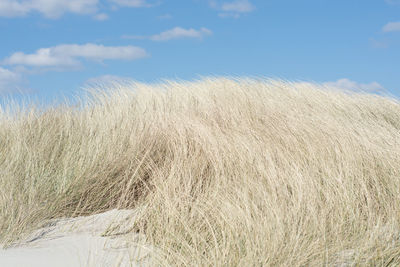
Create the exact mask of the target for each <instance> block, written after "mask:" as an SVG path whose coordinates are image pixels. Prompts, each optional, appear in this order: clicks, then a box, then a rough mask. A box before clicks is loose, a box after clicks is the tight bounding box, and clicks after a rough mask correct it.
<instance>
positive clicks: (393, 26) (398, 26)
mask: <svg viewBox="0 0 400 267" xmlns="http://www.w3.org/2000/svg"><path fill="white" fill-rule="evenodd" d="M382 31H383V32H395V31H400V21H397V22H389V23H388V24H386V25H385V26H383V28H382Z"/></svg>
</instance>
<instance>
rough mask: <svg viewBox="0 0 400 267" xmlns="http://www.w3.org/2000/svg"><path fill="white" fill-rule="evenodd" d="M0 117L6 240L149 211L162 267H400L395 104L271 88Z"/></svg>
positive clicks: (174, 89)
mask: <svg viewBox="0 0 400 267" xmlns="http://www.w3.org/2000/svg"><path fill="white" fill-rule="evenodd" d="M114 87H115V88H112V89H113V90H108V91H107V90H106V91H104V90H102V89H101V90H95V89H94V90H92V95H91V97H90V98H89V99H87V100H84V101H82V104H81V105H80V106H79V107H67V106H64V107H57V108H53V109H49V110H47V111H45V112H40V111H35V110H34V109H33V108H32V109H26V110H20V111H19V112H17V113H16V114H15V113H13V114H11V113H7V112H5V111H0V239H1V241H2V242H4V243H6V244H10V242H13V241H15V240H17V239H18V238H19V237H20V236H21V235H22V234H23V233H26V232H29V231H31V230H32V229H34V228H35V227H39V226H40V225H42V224H43V223H44V222H46V220H48V219H52V218H57V217H64V216H69V217H70V216H77V215H88V214H94V213H99V212H101V211H105V210H109V209H113V208H123V209H134V208H136V207H142V208H143V212H142V215H141V216H140V218H139V219H138V221H137V223H135V224H134V225H132V231H139V232H141V233H144V234H145V236H146V237H147V241H148V242H149V243H150V244H152V245H153V246H154V247H156V248H157V249H158V251H159V252H158V253H159V257H160V260H161V261H162V262H163V265H182V266H184V265H186V266H235V265H239V266H277V265H278V266H279V265H281V266H306V265H314V266H315V265H316V266H321V265H329V266H331V265H337V266H339V265H341V264H346V263H347V264H369V265H381V266H387V265H391V266H398V265H400V103H399V102H398V101H397V100H394V99H391V98H386V97H381V96H376V95H370V94H364V93H354V92H353V93H351V92H341V91H337V90H334V89H332V88H322V87H321V86H318V85H315V84H314V85H313V84H301V83H288V82H282V81H266V80H246V79H240V80H233V79H223V78H220V79H205V80H202V81H199V82H193V83H191V82H179V83H178V82H177V83H175V82H166V83H163V84H159V85H144V84H130V85H124V86H118V85H116V86H114Z"/></svg>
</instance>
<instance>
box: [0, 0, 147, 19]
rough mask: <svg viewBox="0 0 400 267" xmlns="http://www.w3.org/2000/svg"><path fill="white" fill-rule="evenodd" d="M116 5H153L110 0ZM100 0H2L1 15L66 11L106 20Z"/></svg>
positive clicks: (55, 14) (56, 15) (134, 0)
mask: <svg viewBox="0 0 400 267" xmlns="http://www.w3.org/2000/svg"><path fill="white" fill-rule="evenodd" d="M108 2H109V3H111V4H114V5H115V7H151V6H154V4H149V3H147V1H146V0H108ZM100 6H104V5H100V0H0V17H22V16H26V15H28V14H30V13H32V12H38V13H40V14H42V15H44V16H45V17H47V18H52V19H55V18H59V17H60V16H62V15H63V14H65V13H74V14H85V15H94V18H95V19H97V20H105V19H107V18H108V16H107V15H106V14H104V13H100V14H96V13H97V12H98V10H99V9H100Z"/></svg>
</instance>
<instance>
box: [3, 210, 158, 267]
mask: <svg viewBox="0 0 400 267" xmlns="http://www.w3.org/2000/svg"><path fill="white" fill-rule="evenodd" d="M135 215H136V211H131V210H111V211H108V212H105V213H101V214H96V215H92V216H88V217H77V218H70V219H59V220H56V221H53V222H52V223H50V224H49V225H48V226H46V227H44V228H42V229H40V230H38V231H36V232H34V233H33V234H32V235H31V236H29V237H28V238H27V239H26V240H24V241H23V242H21V243H20V244H19V245H18V246H16V247H12V248H9V249H0V266H2V267H8V266H10V267H11V266H18V267H20V266H31V267H33V266H35V267H36V266H41V267H46V266H49V267H50V266H51V267H53V266H71V267H72V266H149V265H150V262H151V258H150V257H151V255H152V253H151V252H152V248H151V247H150V246H145V245H143V243H144V242H143V240H144V239H143V238H140V236H139V235H138V234H127V232H129V227H131V226H132V225H133V222H134V220H135ZM109 229H114V231H113V232H112V233H113V235H107V236H102V235H103V234H105V233H106V232H107V231H108V230H109ZM141 240H142V241H141ZM140 241H141V242H140ZM139 243H141V244H142V245H139Z"/></svg>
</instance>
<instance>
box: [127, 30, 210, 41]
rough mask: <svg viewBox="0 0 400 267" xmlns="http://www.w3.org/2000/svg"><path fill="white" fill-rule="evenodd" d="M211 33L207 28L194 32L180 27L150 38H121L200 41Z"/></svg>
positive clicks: (131, 37)
mask: <svg viewBox="0 0 400 267" xmlns="http://www.w3.org/2000/svg"><path fill="white" fill-rule="evenodd" d="M211 34H212V31H211V30H209V29H207V28H204V27H203V28H200V29H199V30H195V29H193V28H190V29H184V28H181V27H175V28H173V29H170V30H167V31H164V32H162V33H159V34H155V35H151V36H135V35H124V36H122V38H125V39H150V40H152V41H169V40H173V39H182V38H195V39H202V38H203V37H204V36H206V35H211Z"/></svg>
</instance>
